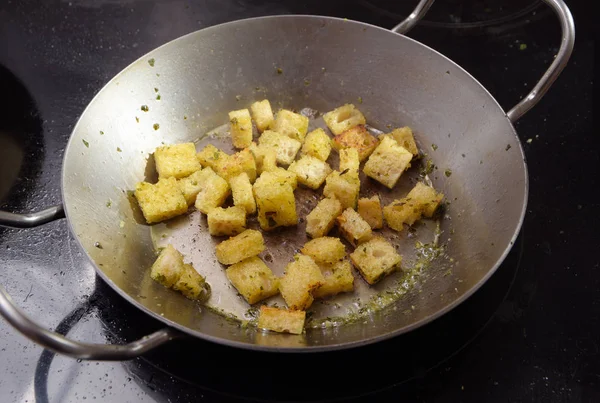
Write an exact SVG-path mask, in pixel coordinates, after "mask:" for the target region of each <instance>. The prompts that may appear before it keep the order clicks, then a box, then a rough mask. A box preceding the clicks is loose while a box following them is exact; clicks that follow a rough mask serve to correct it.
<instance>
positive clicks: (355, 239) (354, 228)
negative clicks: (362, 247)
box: [336, 208, 373, 246]
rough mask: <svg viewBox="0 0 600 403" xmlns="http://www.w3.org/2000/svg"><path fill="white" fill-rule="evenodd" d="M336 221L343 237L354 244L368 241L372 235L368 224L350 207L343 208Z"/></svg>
mask: <svg viewBox="0 0 600 403" xmlns="http://www.w3.org/2000/svg"><path fill="white" fill-rule="evenodd" d="M336 222H337V225H338V227H339V228H340V232H341V233H342V235H343V236H344V238H346V239H347V240H348V242H350V243H351V244H352V245H354V246H356V245H359V244H361V243H363V242H365V241H368V240H369V239H371V237H372V236H373V233H372V231H371V227H370V226H369V224H368V223H367V222H366V221H365V220H363V218H362V217H361V216H360V215H359V214H358V213H357V212H356V211H354V210H353V209H351V208H347V209H345V210H344V212H343V213H342V214H341V215H340V216H339V217H338V218H337V219H336Z"/></svg>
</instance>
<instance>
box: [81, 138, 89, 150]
mask: <svg viewBox="0 0 600 403" xmlns="http://www.w3.org/2000/svg"><path fill="white" fill-rule="evenodd" d="M81 141H83V145H84V146H86V147H87V148H90V143H88V142H87V141H85V140H81Z"/></svg>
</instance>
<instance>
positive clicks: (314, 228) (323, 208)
mask: <svg viewBox="0 0 600 403" xmlns="http://www.w3.org/2000/svg"><path fill="white" fill-rule="evenodd" d="M340 214H342V204H341V203H340V201H339V200H337V199H336V198H329V197H326V198H324V199H322V200H320V201H319V202H318V203H317V205H316V206H315V208H314V209H312V211H311V212H310V213H308V215H307V216H306V233H307V234H308V235H309V236H310V237H311V238H320V237H323V236H325V235H327V233H328V232H329V231H331V229H332V228H333V225H334V224H335V219H336V218H337V217H338V216H339V215H340Z"/></svg>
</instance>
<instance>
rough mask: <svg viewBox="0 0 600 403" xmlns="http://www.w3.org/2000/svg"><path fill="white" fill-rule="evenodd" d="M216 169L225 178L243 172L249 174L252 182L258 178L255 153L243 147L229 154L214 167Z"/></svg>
mask: <svg viewBox="0 0 600 403" xmlns="http://www.w3.org/2000/svg"><path fill="white" fill-rule="evenodd" d="M214 171H215V172H216V173H217V175H219V176H220V177H222V178H223V179H225V180H229V179H230V178H233V177H234V176H238V175H239V174H241V173H242V172H246V174H248V179H250V183H254V181H255V180H256V162H255V161H254V155H252V152H251V151H250V150H249V149H247V148H246V149H243V150H241V151H239V152H237V153H235V154H233V155H229V156H227V157H226V158H224V159H223V160H222V162H221V163H219V164H218V165H217V167H216V168H214Z"/></svg>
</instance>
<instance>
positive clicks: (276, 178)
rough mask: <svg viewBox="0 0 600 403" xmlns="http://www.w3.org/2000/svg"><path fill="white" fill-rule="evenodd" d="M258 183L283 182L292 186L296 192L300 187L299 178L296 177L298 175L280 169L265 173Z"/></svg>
mask: <svg viewBox="0 0 600 403" xmlns="http://www.w3.org/2000/svg"><path fill="white" fill-rule="evenodd" d="M257 182H259V183H267V182H271V183H277V184H280V183H282V182H283V183H287V184H288V185H290V186H291V187H292V189H294V190H296V188H297V187H298V177H297V176H296V174H295V173H294V172H290V171H288V170H286V169H283V168H280V167H276V168H275V169H273V170H272V171H267V172H263V173H262V175H260V178H259V180H257Z"/></svg>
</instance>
